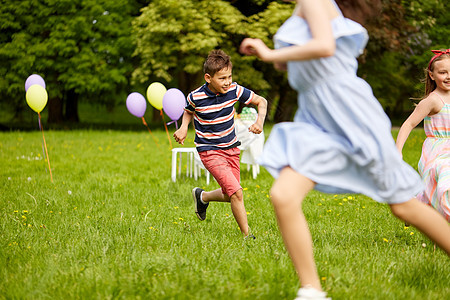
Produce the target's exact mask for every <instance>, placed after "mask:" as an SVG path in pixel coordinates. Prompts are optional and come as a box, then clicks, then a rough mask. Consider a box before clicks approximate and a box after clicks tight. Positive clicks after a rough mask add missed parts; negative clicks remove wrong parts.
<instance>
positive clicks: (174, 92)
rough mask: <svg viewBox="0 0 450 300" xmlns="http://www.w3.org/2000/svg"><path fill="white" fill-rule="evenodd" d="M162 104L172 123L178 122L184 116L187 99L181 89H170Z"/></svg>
mask: <svg viewBox="0 0 450 300" xmlns="http://www.w3.org/2000/svg"><path fill="white" fill-rule="evenodd" d="M162 102H163V110H164V112H165V113H166V115H168V116H169V118H170V119H171V120H172V121H176V120H178V119H179V118H180V117H181V116H182V115H183V112H184V107H185V106H186V97H185V96H184V94H183V92H182V91H180V90H179V89H174V88H172V89H168V90H167V92H166V93H165V94H164V97H163V101H162Z"/></svg>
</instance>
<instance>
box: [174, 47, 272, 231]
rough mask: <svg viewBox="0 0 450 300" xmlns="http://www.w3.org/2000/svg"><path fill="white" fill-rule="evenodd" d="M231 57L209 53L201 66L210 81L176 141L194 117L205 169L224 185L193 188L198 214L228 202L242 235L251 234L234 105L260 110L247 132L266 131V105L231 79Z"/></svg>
mask: <svg viewBox="0 0 450 300" xmlns="http://www.w3.org/2000/svg"><path fill="white" fill-rule="evenodd" d="M232 67H233V66H232V63H231V60H230V56H228V55H227V54H226V53H225V52H223V51H222V50H213V51H211V52H210V53H209V55H208V57H207V58H206V61H205V63H204V65H203V71H204V73H205V75H204V78H205V81H206V83H205V84H204V85H203V86H201V87H199V88H198V89H196V90H194V91H192V92H191V93H190V94H189V95H188V97H187V106H186V107H185V110H184V114H183V120H182V124H181V127H180V128H179V129H178V130H177V131H175V133H174V135H173V136H174V138H175V141H177V142H178V143H180V144H183V143H184V140H185V139H186V135H187V130H188V126H189V123H190V122H191V120H192V118H194V127H195V144H196V146H197V151H198V153H199V156H200V159H201V161H202V163H203V165H204V166H205V168H206V169H207V170H208V171H209V172H210V173H211V174H212V175H213V177H214V178H215V179H216V181H217V182H218V183H219V185H220V187H221V188H219V189H217V190H214V191H209V192H207V191H204V190H203V189H201V188H198V187H196V188H194V189H193V190H192V196H193V197H194V202H195V213H196V214H197V217H198V218H199V219H200V220H202V221H203V220H205V218H206V209H207V208H208V205H209V202H211V201H217V202H230V204H231V211H232V212H233V216H234V218H235V219H236V222H237V223H238V225H239V228H240V230H241V232H242V233H243V234H244V237H245V238H247V237H250V238H253V239H254V238H255V237H254V236H253V235H249V228H248V223H247V213H246V211H245V207H244V196H243V193H242V187H241V185H240V166H239V154H240V150H239V149H238V148H237V147H238V146H239V145H240V142H239V141H238V140H237V137H236V134H235V131H234V113H235V110H234V104H235V103H236V102H237V101H240V102H243V103H245V104H254V105H256V106H257V107H258V119H257V120H256V122H255V124H253V125H251V126H250V127H249V129H248V130H249V131H250V132H253V133H256V134H260V133H261V132H262V130H263V125H264V119H265V117H266V111H267V101H266V99H264V98H263V97H261V96H258V95H256V94H255V93H254V92H252V91H251V90H248V89H246V88H244V87H242V86H240V85H238V84H236V83H235V82H233V81H232Z"/></svg>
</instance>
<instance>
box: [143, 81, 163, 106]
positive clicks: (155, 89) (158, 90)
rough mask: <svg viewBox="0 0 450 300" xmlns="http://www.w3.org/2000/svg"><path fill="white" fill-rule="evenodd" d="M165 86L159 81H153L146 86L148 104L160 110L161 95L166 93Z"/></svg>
mask: <svg viewBox="0 0 450 300" xmlns="http://www.w3.org/2000/svg"><path fill="white" fill-rule="evenodd" d="M166 91H167V89H166V87H165V86H164V85H163V84H162V83H159V82H153V83H152V84H150V85H149V86H148V88H147V99H148V102H150V104H151V105H152V106H153V107H154V108H156V109H157V110H161V109H162V107H163V104H162V102H163V97H164V94H165V93H166Z"/></svg>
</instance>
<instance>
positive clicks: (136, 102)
mask: <svg viewBox="0 0 450 300" xmlns="http://www.w3.org/2000/svg"><path fill="white" fill-rule="evenodd" d="M127 109H128V111H129V112H130V113H131V114H132V115H134V116H136V117H138V118H142V117H143V116H144V114H145V110H146V109H147V101H145V98H144V96H142V95H141V94H139V93H137V92H134V93H131V94H129V95H128V97H127Z"/></svg>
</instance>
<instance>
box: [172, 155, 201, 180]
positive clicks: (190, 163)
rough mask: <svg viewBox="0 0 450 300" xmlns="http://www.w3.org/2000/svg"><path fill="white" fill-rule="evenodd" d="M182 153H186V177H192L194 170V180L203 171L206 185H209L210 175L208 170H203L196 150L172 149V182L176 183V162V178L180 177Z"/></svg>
mask: <svg viewBox="0 0 450 300" xmlns="http://www.w3.org/2000/svg"><path fill="white" fill-rule="evenodd" d="M183 153H186V156H187V157H186V158H187V161H186V163H187V166H186V176H189V177H192V170H194V179H195V180H197V178H198V177H199V176H200V175H201V169H204V170H205V175H206V184H209V179H210V174H209V172H208V170H206V169H205V167H204V166H203V163H202V162H201V160H200V157H199V155H198V152H197V149H196V148H173V149H172V172H171V177H172V181H173V182H176V181H177V161H178V176H181V163H182V160H183V155H182V154H183Z"/></svg>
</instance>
